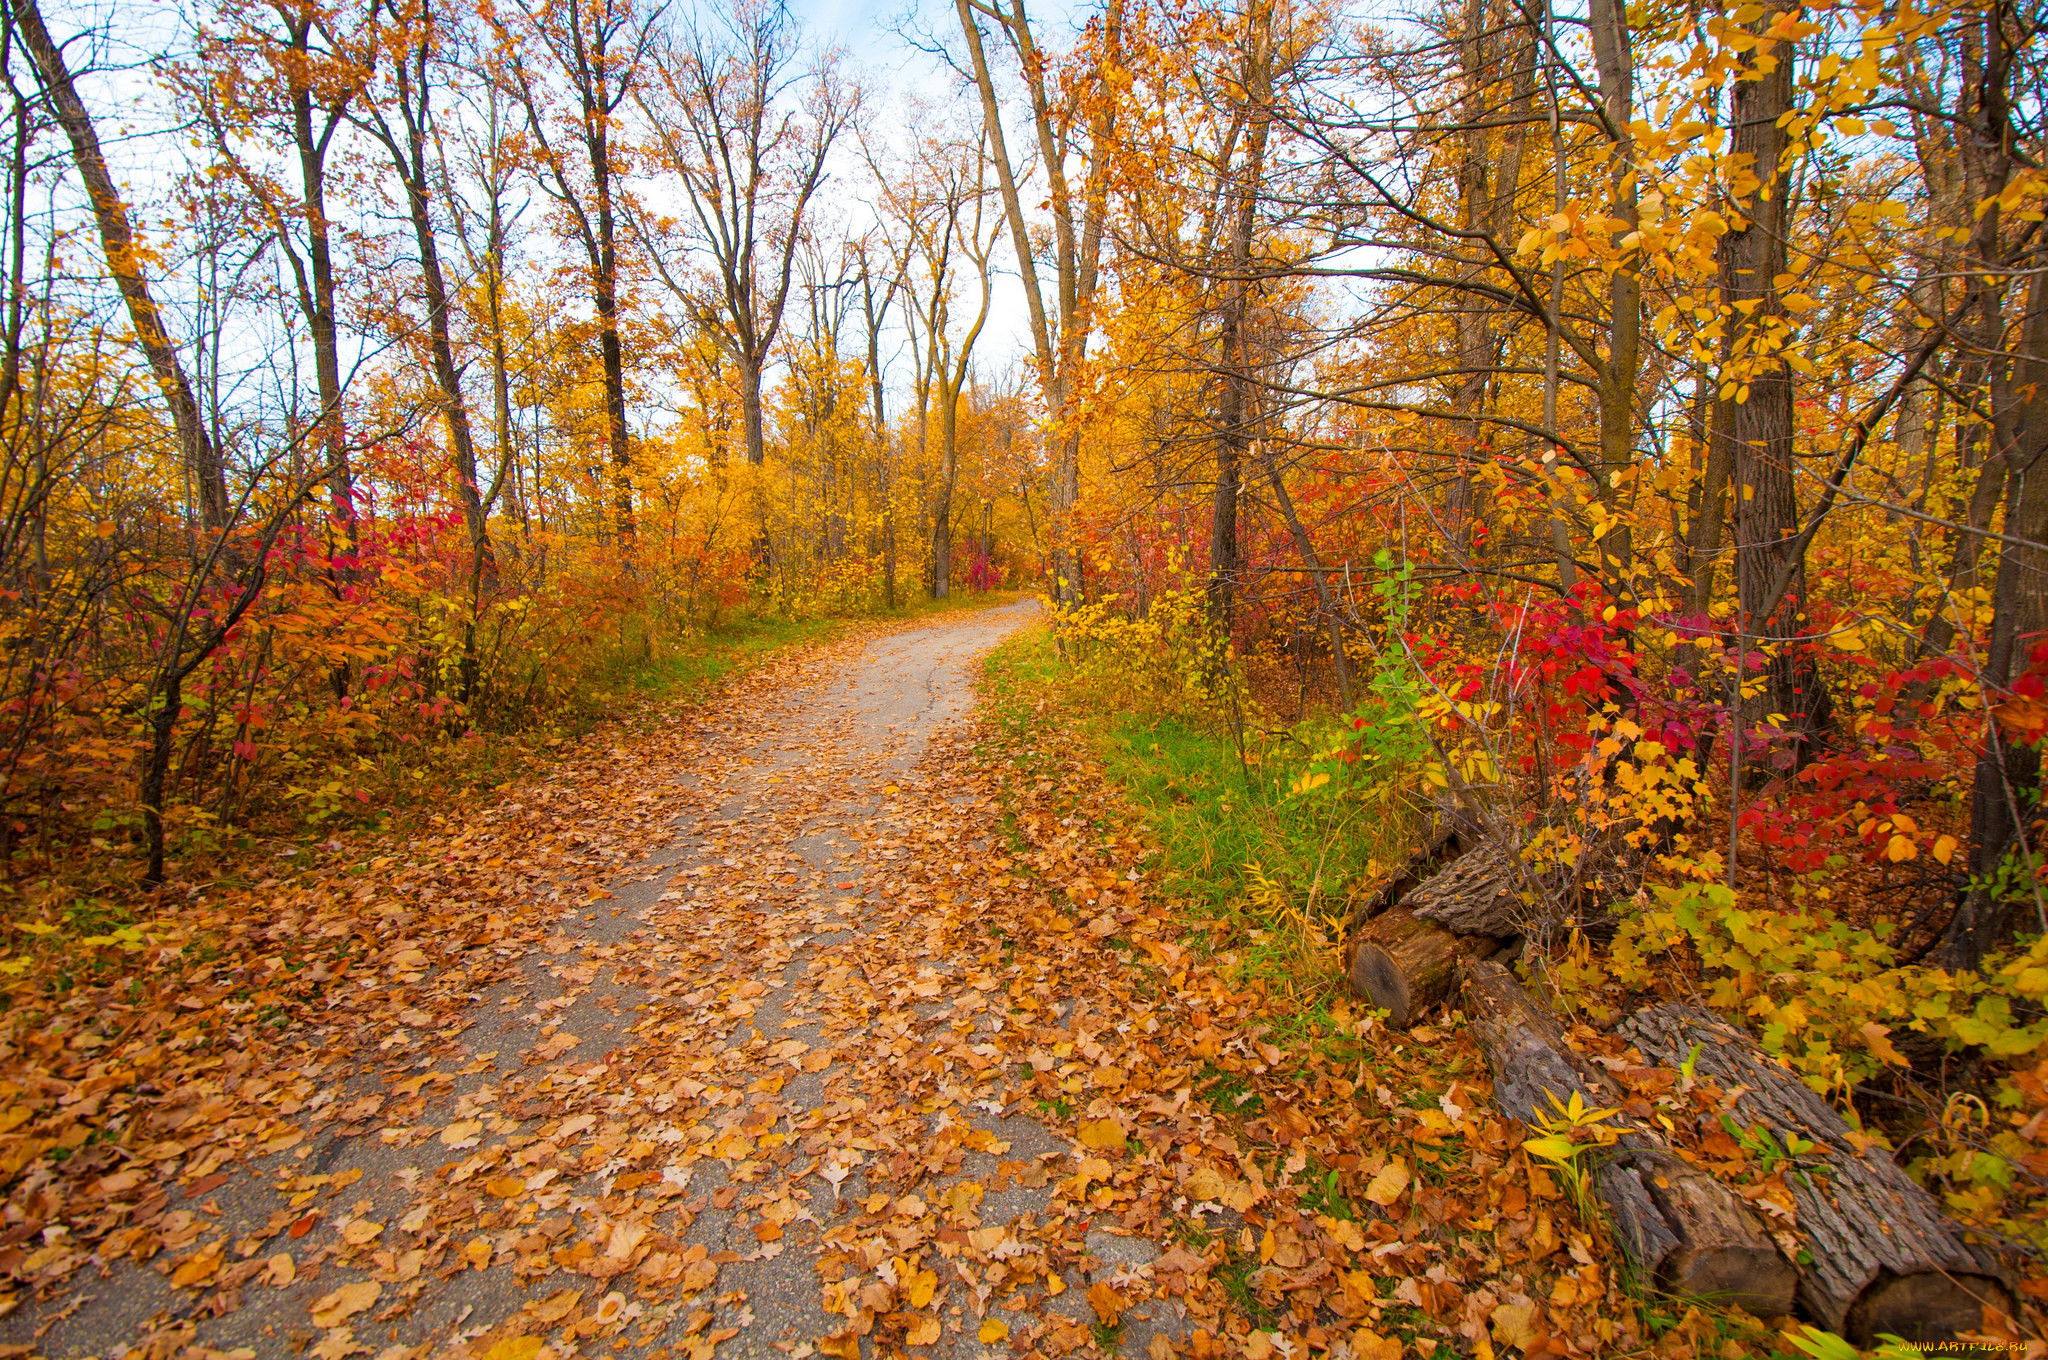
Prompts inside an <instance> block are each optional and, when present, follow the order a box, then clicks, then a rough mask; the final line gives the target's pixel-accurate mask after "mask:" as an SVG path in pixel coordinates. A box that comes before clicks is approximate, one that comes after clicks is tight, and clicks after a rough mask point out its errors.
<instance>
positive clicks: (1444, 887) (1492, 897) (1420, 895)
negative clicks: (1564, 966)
mask: <svg viewBox="0 0 2048 1360" xmlns="http://www.w3.org/2000/svg"><path fill="white" fill-rule="evenodd" d="M1518 859H1519V855H1518V853H1517V852H1516V851H1515V849H1514V848H1513V847H1511V846H1504V845H1502V844H1500V842H1498V841H1493V840H1483V841H1480V842H1479V843H1478V844H1477V845H1475V846H1473V847H1472V849H1470V850H1469V851H1467V852H1466V853H1465V854H1462V855H1460V856H1458V857H1457V858H1456V859H1454V860H1452V861H1451V862H1450V863H1449V864H1448V865H1446V866H1445V867H1444V868H1443V870H1442V871H1441V872H1439V873H1437V874H1436V875H1435V876H1434V877H1432V878H1430V879H1428V880H1426V881H1425V882H1424V883H1423V884H1422V886H1420V887H1418V888H1416V889H1415V890H1414V891H1413V892H1411V893H1409V894H1408V896H1407V897H1406V898H1405V899H1404V900H1403V902H1402V905H1403V906H1405V907H1406V908H1407V909H1408V910H1410V911H1412V912H1414V913H1415V915H1416V916H1418V917H1420V918H1421V919H1422V920H1424V921H1429V922H1432V923H1434V924H1435V925H1437V926H1440V927H1442V928H1444V929H1446V930H1449V931H1451V932H1453V933H1455V934H1459V935H1490V936H1494V937H1496V938H1502V939H1504V938H1506V937H1508V936H1510V935H1520V934H1522V933H1523V927H1524V926H1525V925H1526V924H1528V918H1529V913H1530V908H1529V907H1528V905H1527V904H1525V903H1524V902H1523V901H1522V892H1523V888H1522V872H1521V866H1520V865H1519V864H1518V863H1517V862H1516V861H1517V860H1518Z"/></svg>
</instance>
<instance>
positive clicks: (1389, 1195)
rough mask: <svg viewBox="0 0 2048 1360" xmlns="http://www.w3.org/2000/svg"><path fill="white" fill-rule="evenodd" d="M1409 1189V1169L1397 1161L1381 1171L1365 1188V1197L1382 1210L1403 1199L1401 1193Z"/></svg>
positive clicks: (1389, 1163) (1388, 1164)
mask: <svg viewBox="0 0 2048 1360" xmlns="http://www.w3.org/2000/svg"><path fill="white" fill-rule="evenodd" d="M1407 1188H1408V1167H1407V1165H1406V1164H1405V1163H1403V1162H1401V1161H1399V1160H1395V1161H1391V1162H1388V1163H1387V1164H1386V1165H1385V1166H1383V1167H1381V1168H1380V1169H1379V1172H1378V1174H1377V1175H1375V1176H1374V1177H1373V1178H1372V1181H1371V1183H1370V1184H1368V1185H1367V1186H1366V1187H1365V1197H1366V1198H1367V1199H1369V1200H1371V1201H1372V1202H1373V1203H1374V1204H1377V1205H1379V1206H1380V1207H1381V1208H1382V1209H1384V1208H1387V1207H1389V1206H1391V1205H1392V1204H1393V1202H1394V1201H1395V1200H1397V1199H1399V1198H1401V1192H1402V1191H1403V1190H1406V1189H1407Z"/></svg>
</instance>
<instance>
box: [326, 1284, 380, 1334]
mask: <svg viewBox="0 0 2048 1360" xmlns="http://www.w3.org/2000/svg"><path fill="white" fill-rule="evenodd" d="M383 1292H384V1286H383V1285H381V1284H378V1283H377V1282H376V1281H374V1280H358V1281H356V1282H355V1283H354V1284H345V1285H343V1286H342V1287H341V1288H339V1289H336V1290H334V1291H333V1292H331V1293H327V1294H322V1295H321V1296H320V1297H319V1298H317V1299H315V1300H313V1307H312V1313H313V1325H314V1326H316V1327H332V1326H335V1325H336V1324H338V1323H341V1322H345V1321H346V1320H348V1319H349V1318H352V1317H354V1316H355V1315H356V1314H357V1313H360V1312H362V1311H363V1310H364V1309H365V1308H368V1307H369V1306H370V1305H371V1304H373V1303H375V1302H376V1301H377V1297H378V1296H379V1295H380V1294H382V1293H383Z"/></svg>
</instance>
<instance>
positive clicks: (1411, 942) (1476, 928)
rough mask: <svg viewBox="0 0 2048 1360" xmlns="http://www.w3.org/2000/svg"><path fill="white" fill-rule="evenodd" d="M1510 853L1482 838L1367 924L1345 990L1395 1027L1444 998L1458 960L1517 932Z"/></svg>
mask: <svg viewBox="0 0 2048 1360" xmlns="http://www.w3.org/2000/svg"><path fill="white" fill-rule="evenodd" d="M1515 853H1516V852H1515V851H1514V850H1512V849H1510V848H1507V847H1504V846H1501V845H1499V844H1498V843H1496V842H1492V841H1482V842H1481V843H1480V844H1479V845H1478V846H1477V847H1475V848H1474V849H1473V850H1471V851H1470V852H1469V853H1467V854H1464V855H1460V856H1459V857H1458V858H1456V859H1454V860H1452V861H1451V862H1450V864H1449V865H1448V866H1446V867H1445V868H1444V869H1443V870H1442V871H1440V872H1439V873H1437V874H1436V875H1435V876H1434V877H1432V878H1430V879H1428V880H1427V881H1426V882H1423V883H1421V884H1419V885H1418V886H1416V887H1415V888H1413V889H1412V890H1410V891H1409V892H1408V893H1407V894H1406V896H1405V897H1403V898H1402V899H1401V901H1400V905H1399V906H1394V907H1390V908H1388V909H1387V910H1385V911H1382V912H1381V913H1380V914H1379V915H1377V916H1375V917H1373V918H1372V919H1371V920H1370V921H1368V922H1367V923H1366V925H1365V927H1364V929H1362V930H1360V931H1359V932H1358V935H1357V938H1356V942H1355V944H1354V947H1353V951H1352V955H1351V969H1350V973H1351V994H1352V995H1353V996H1356V997H1360V998H1363V999H1365V1000H1369V1001H1371V1002H1372V1004H1373V1005H1375V1006H1378V1007H1380V1008H1381V1009H1383V1010H1385V1011H1386V1012H1387V1015H1388V1018H1389V1020H1390V1021H1391V1022H1392V1023H1393V1024H1395V1025H1397V1026H1400V1027H1402V1028H1406V1027H1407V1026H1409V1025H1412V1024H1414V1023H1415V1022H1416V1021H1417V1020H1419V1019H1421V1018H1422V1016H1423V1014H1424V1013H1425V1012H1426V1011H1428V1010H1430V1009H1431V1008H1432V1007H1434V1006H1436V1005H1437V1004H1438V1003H1439V1002H1441V1001H1443V1000H1444V999H1445V998H1446V997H1448V996H1450V994H1451V992H1452V990H1453V989H1454V988H1455V987H1456V986H1457V978H1458V966H1459V965H1460V964H1461V963H1464V962H1466V961H1468V960H1472V959H1481V958H1486V957H1488V956H1489V955H1492V954H1493V953H1495V952H1497V951H1498V950H1499V949H1500V947H1501V945H1502V943H1503V941H1505V940H1507V939H1509V938H1512V937H1513V936H1515V935H1516V934H1519V933H1520V930H1521V925H1522V914H1523V910H1524V907H1523V902H1522V896H1521V890H1520V888H1519V881H1518V877H1517V873H1516V865H1515V863H1514V861H1513V856H1514V855H1515Z"/></svg>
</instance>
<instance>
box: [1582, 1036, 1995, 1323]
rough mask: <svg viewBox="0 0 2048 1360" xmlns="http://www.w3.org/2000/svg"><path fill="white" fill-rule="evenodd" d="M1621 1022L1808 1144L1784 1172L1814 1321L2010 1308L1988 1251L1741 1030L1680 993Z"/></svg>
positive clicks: (1976, 1313)
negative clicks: (1672, 1001) (1856, 1139)
mask: <svg viewBox="0 0 2048 1360" xmlns="http://www.w3.org/2000/svg"><path fill="white" fill-rule="evenodd" d="M1620 1032H1621V1034H1622V1035H1623V1037H1625V1038H1626V1039H1628V1041H1629V1042H1630V1043H1632V1044H1634V1045H1635V1046H1636V1047H1637V1048H1639V1049H1641V1050H1642V1053H1643V1056H1644V1057H1646V1058H1649V1059H1650V1060H1652V1061H1654V1062H1658V1063H1662V1064H1664V1065H1666V1066H1669V1067H1677V1066H1680V1065H1682V1064H1683V1063H1685V1062H1686V1060H1687V1059H1688V1058H1689V1057H1690V1058H1691V1059H1692V1061H1693V1074H1694V1076H1695V1077H1710V1078H1712V1079H1713V1080H1714V1081H1715V1082H1717V1083H1718V1084H1719V1085H1720V1086H1721V1088H1722V1090H1724V1091H1726V1092H1729V1093H1731V1094H1730V1096H1729V1097H1728V1098H1729V1100H1730V1101H1732V1109H1733V1113H1734V1116H1735V1118H1736V1121H1737V1122H1738V1123H1741V1124H1743V1125H1745V1126H1754V1125H1756V1124H1762V1125H1763V1126H1764V1127H1765V1128H1766V1129H1767V1130H1769V1132H1770V1133H1771V1136H1772V1137H1773V1138H1774V1139H1776V1140H1777V1142H1778V1144H1779V1145H1780V1146H1783V1145H1784V1144H1785V1140H1786V1136H1787V1135H1788V1134H1796V1135H1797V1136H1799V1137H1800V1138H1801V1139H1803V1140H1806V1141H1810V1142H1813V1143H1815V1144H1816V1146H1815V1147H1814V1149H1813V1150H1812V1151H1811V1152H1805V1153H1801V1154H1800V1156H1799V1157H1798V1159H1797V1161H1796V1163H1795V1165H1796V1166H1797V1167H1798V1170H1796V1171H1790V1172H1787V1173H1786V1175H1785V1177H1784V1180H1785V1185H1786V1187H1787V1188H1788V1189H1790V1190H1791V1192H1792V1198H1793V1200H1794V1202H1795V1203H1796V1205H1797V1212H1798V1227H1797V1229H1796V1231H1797V1232H1798V1234H1799V1238H1800V1241H1801V1242H1802V1244H1803V1245H1804V1246H1805V1248H1806V1251H1807V1253H1808V1254H1809V1255H1811V1256H1812V1258H1813V1261H1812V1264H1811V1265H1809V1266H1807V1268H1806V1270H1805V1272H1804V1274H1803V1275H1802V1276H1801V1278H1800V1282H1799V1303H1800V1306H1801V1307H1802V1308H1804V1309H1805V1310H1806V1312H1807V1313H1808V1314H1810V1315H1811V1316H1812V1317H1813V1319H1814V1320H1815V1321H1816V1322H1818V1323H1820V1324H1821V1325H1822V1326H1823V1327H1826V1328H1828V1329H1829V1330H1830V1331H1835V1332H1839V1333H1841V1334H1842V1335H1843V1336H1846V1337H1848V1338H1849V1340H1851V1341H1853V1342H1855V1343H1856V1344H1857V1345H1859V1346H1868V1345H1870V1344H1872V1342H1873V1340H1874V1338H1875V1337H1877V1336H1878V1335H1880V1334H1883V1333H1891V1334H1894V1335H1897V1336H1903V1337H1905V1338H1906V1339H1907V1340H1908V1341H1918V1342H1935V1341H1948V1340H1953V1339H1954V1337H1955V1335H1956V1334H1957V1333H1958V1332H1964V1331H1976V1330H1977V1329H1978V1328H1979V1327H1981V1326H1982V1325H1983V1320H1984V1318H1983V1314H1984V1308H1985V1307H1986V1306H1990V1307H1994V1308H1997V1309H2000V1310H2002V1311H2006V1310H2010V1308H2011V1306H2012V1298H2011V1294H2010V1292H2009V1289H2008V1287H2007V1283H2006V1278H2005V1272H2004V1271H2003V1269H2002V1268H2001V1267H2000V1265H1999V1263H1998V1260H1997V1258H1996V1256H1995V1255H1993V1253H1992V1252H1991V1251H1990V1250H1989V1249H1987V1248H1984V1247H1981V1246H1978V1245H1975V1244H1973V1243H1971V1242H1969V1241H1967V1240H1966V1237H1965V1233H1964V1231H1963V1229H1962V1228H1961V1226H1960V1225H1958V1224H1957V1223H1955V1222H1954V1221H1953V1220H1952V1219H1950V1218H1949V1217H1948V1216H1947V1215H1946V1214H1944V1213H1943V1212H1942V1211H1941V1206H1940V1205H1939V1204H1937V1203H1936V1202H1935V1199H1934V1196H1932V1195H1930V1194H1928V1193H1927V1191H1926V1190H1924V1189H1922V1188H1921V1187H1920V1186H1919V1185H1917V1184H1916V1183H1914V1182H1913V1181H1912V1180H1911V1179H1910V1178H1909V1177H1908V1176H1907V1175H1906V1173H1905V1172H1904V1171H1901V1170H1900V1169H1899V1166H1898V1163H1896V1162H1894V1161H1893V1160H1892V1159H1891V1157H1890V1156H1888V1155H1886V1154H1885V1153H1884V1152H1883V1151H1882V1150H1877V1149H1873V1150H1871V1151H1868V1152H1862V1151H1858V1150H1857V1148H1856V1146H1855V1144H1854V1143H1853V1142H1851V1141H1850V1135H1849V1126H1848V1125H1847V1124H1844V1123H1843V1122H1842V1117H1841V1116H1840V1115H1838V1114H1836V1113H1835V1111H1834V1107H1832V1106H1830V1105H1829V1104H1828V1103H1827V1102H1826V1101H1824V1100H1822V1099H1821V1098H1820V1097H1819V1096H1816V1095H1815V1094H1814V1093H1813V1092H1812V1091H1810V1090H1808V1089H1807V1087H1806V1084H1805V1083H1804V1082H1802V1081H1800V1080H1799V1079H1798V1078H1797V1077H1795V1076H1793V1075H1792V1074H1791V1073H1790V1072H1788V1071H1786V1070H1785V1069H1784V1068H1782V1067H1780V1066H1779V1065H1778V1064H1777V1063H1775V1062H1772V1061H1771V1060H1770V1059H1769V1058H1768V1057H1766V1056H1765V1055H1764V1053H1763V1052H1762V1050H1760V1049H1758V1048H1757V1047H1756V1045H1755V1044H1754V1043H1753V1042H1752V1041H1751V1040H1750V1038H1749V1036H1748V1035H1747V1034H1745V1033H1743V1032H1741V1031H1740V1030H1737V1029H1735V1028H1734V1027H1733V1026H1731V1025H1729V1024H1727V1023H1725V1022H1723V1021H1722V1020H1721V1019H1720V1018H1719V1017H1717V1016H1715V1015H1713V1014H1711V1013H1709V1012H1707V1011H1705V1010H1702V1009H1700V1008H1699V1007H1697V1006H1683V1005H1670V1006H1656V1007H1652V1008H1650V1009H1649V1010H1645V1011H1640V1012H1638V1013H1637V1014H1636V1015H1634V1016H1633V1017H1631V1018H1630V1019H1629V1020H1628V1021H1627V1022H1625V1023H1624V1024H1623V1025H1622V1026H1621V1029H1620ZM1694 1055H1697V1056H1694Z"/></svg>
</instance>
